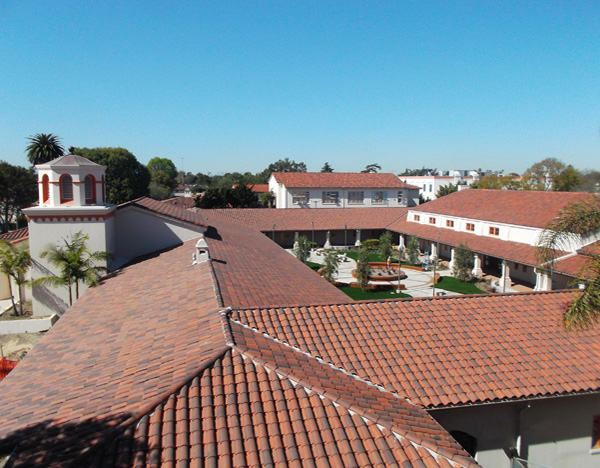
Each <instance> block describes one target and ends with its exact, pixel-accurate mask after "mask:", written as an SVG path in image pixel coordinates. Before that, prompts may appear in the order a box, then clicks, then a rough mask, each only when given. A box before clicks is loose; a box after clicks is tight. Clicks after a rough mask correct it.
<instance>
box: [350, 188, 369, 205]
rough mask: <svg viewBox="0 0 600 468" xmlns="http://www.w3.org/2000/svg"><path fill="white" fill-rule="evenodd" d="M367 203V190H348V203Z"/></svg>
mask: <svg viewBox="0 0 600 468" xmlns="http://www.w3.org/2000/svg"><path fill="white" fill-rule="evenodd" d="M364 203H365V192H364V191H363V190H351V191H349V192H348V205H363V204H364Z"/></svg>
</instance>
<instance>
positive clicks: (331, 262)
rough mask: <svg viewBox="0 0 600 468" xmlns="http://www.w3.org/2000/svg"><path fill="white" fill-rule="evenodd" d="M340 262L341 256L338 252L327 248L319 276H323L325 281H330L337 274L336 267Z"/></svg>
mask: <svg viewBox="0 0 600 468" xmlns="http://www.w3.org/2000/svg"><path fill="white" fill-rule="evenodd" d="M341 262H342V257H341V256H340V253H339V252H338V251H337V250H335V249H329V250H328V251H327V253H326V254H325V258H324V259H323V264H324V265H325V266H324V267H323V271H322V273H321V276H323V278H325V279H326V280H327V281H329V282H332V281H333V279H334V277H335V275H337V272H338V268H339V266H340V263H341Z"/></svg>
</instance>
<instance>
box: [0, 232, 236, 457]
mask: <svg viewBox="0 0 600 468" xmlns="http://www.w3.org/2000/svg"><path fill="white" fill-rule="evenodd" d="M194 243H195V241H189V242H186V243H185V244H183V245H182V246H180V247H177V248H174V249H172V250H170V251H167V252H164V253H161V254H160V255H158V256H156V257H154V258H150V259H147V260H145V261H143V262H140V263H137V264H135V265H132V266H130V267H127V268H125V269H123V270H121V271H120V272H118V273H116V274H114V276H113V277H111V278H108V279H106V280H105V281H104V282H103V283H102V284H101V285H100V286H98V287H96V288H91V289H88V290H87V291H86V292H85V294H84V295H83V296H82V297H81V298H80V299H79V300H78V301H77V303H76V304H75V305H74V306H73V307H72V308H71V309H70V310H69V311H68V312H67V313H66V314H65V315H64V316H63V317H62V318H61V319H60V320H59V322H58V323H57V324H56V325H55V326H54V327H53V328H52V329H51V330H50V331H49V332H48V333H47V334H46V336H45V337H44V338H43V339H42V340H41V341H40V342H39V343H38V345H37V346H36V347H35V348H34V349H33V350H32V351H31V352H30V353H29V354H28V355H27V356H26V357H25V359H24V360H23V361H22V362H21V363H20V364H19V366H17V367H16V368H15V370H14V371H13V372H11V373H10V375H9V376H8V377H7V378H6V379H4V380H3V381H2V383H0V399H1V400H2V404H3V410H2V412H1V413H0V439H1V440H2V443H1V445H2V446H1V447H0V453H2V452H5V451H6V450H7V449H8V452H10V451H11V450H12V449H13V448H14V447H12V446H10V444H11V441H14V439H13V438H12V437H11V434H12V436H14V437H16V438H18V439H19V440H20V442H21V445H20V446H19V448H18V453H19V456H18V459H19V460H20V462H19V463H16V464H15V466H34V465H35V466H44V465H46V466H64V465H65V464H66V461H68V460H73V459H74V458H76V457H78V456H79V455H80V454H81V453H83V452H84V451H85V450H87V448H88V447H89V446H92V445H93V444H95V443H97V442H98V440H99V439H101V438H102V437H104V436H106V435H107V434H110V433H111V431H112V430H113V429H114V428H115V426H116V425H118V424H120V423H123V422H124V421H127V420H135V419H138V418H139V417H141V415H143V414H145V413H146V412H147V411H148V405H153V406H155V405H156V404H157V402H158V401H162V400H163V399H164V398H165V395H167V394H170V393H172V392H173V389H174V388H177V387H178V386H180V385H183V384H184V383H185V382H187V380H188V379H189V378H190V377H192V376H194V375H196V374H197V373H198V369H199V368H201V367H202V366H203V365H205V363H206V362H207V361H209V360H210V359H211V358H212V357H213V356H214V355H215V354H222V352H223V350H224V349H226V346H225V343H224V340H223V338H222V336H223V335H222V333H223V332H222V325H221V322H220V320H219V316H218V314H216V313H215V311H216V310H217V309H218V308H219V307H220V306H219V304H218V302H217V300H216V295H215V286H214V281H213V274H212V271H211V269H210V265H209V264H208V263H205V264H199V265H195V266H192V264H191V255H192V252H193V249H194ZM214 337H218V338H219V339H218V340H215V339H214ZM61 439H62V440H64V445H61V444H57V440H59V441H60V440H61ZM46 444H47V445H46Z"/></svg>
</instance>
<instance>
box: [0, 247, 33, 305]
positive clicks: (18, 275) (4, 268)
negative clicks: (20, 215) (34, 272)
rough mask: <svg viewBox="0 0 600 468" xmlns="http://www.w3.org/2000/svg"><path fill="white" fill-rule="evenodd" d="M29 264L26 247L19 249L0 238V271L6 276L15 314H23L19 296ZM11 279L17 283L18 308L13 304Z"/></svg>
mask: <svg viewBox="0 0 600 468" xmlns="http://www.w3.org/2000/svg"><path fill="white" fill-rule="evenodd" d="M30 266H31V257H30V256H29V252H28V251H27V250H26V249H19V248H17V247H15V246H14V245H12V244H10V243H9V242H6V241H5V240H0V271H1V272H2V273H4V274H5V275H6V276H8V278H9V280H8V291H9V294H10V300H11V302H12V307H13V310H14V313H15V315H23V301H22V298H21V285H23V284H25V283H26V282H27V281H26V280H25V274H26V273H27V270H28V269H29V267H30ZM11 278H12V279H13V280H14V282H15V284H16V285H17V292H18V295H19V309H17V306H16V305H15V298H14V296H13V290H12V281H11V280H10V279H11Z"/></svg>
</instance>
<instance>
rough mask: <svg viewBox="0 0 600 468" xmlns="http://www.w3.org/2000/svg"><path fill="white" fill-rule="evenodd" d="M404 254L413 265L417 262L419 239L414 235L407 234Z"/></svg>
mask: <svg viewBox="0 0 600 468" xmlns="http://www.w3.org/2000/svg"><path fill="white" fill-rule="evenodd" d="M406 256H407V257H408V261H409V262H410V263H412V264H413V265H416V264H417V263H419V241H418V240H417V238H416V237H415V236H409V237H408V241H407V242H406Z"/></svg>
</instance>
